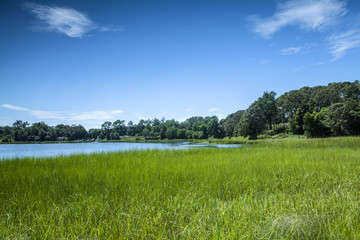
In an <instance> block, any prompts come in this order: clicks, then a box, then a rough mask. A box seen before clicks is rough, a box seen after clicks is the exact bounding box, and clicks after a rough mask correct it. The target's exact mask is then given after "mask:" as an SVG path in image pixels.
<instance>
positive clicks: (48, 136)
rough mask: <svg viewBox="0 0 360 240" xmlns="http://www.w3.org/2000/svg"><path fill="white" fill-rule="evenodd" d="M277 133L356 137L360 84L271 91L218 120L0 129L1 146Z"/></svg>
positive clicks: (24, 125)
mask: <svg viewBox="0 0 360 240" xmlns="http://www.w3.org/2000/svg"><path fill="white" fill-rule="evenodd" d="M281 133H290V134H298V135H302V134H305V135H306V136H308V137H328V136H349V135H359V134H360V83H359V81H355V82H341V83H330V84H328V85H327V86H316V87H303V88H301V89H298V90H293V91H290V92H286V93H284V94H282V95H281V96H280V97H278V98H276V93H275V92H274V91H271V92H264V94H263V96H261V97H259V98H258V99H257V100H256V101H254V102H253V103H252V104H251V105H250V106H249V107H248V108H247V109H246V110H239V111H237V112H235V113H232V114H230V115H228V116H227V117H226V118H225V119H221V120H219V119H218V117H217V116H209V117H191V118H188V119H186V120H185V121H183V122H179V121H176V120H166V119H164V118H163V119H157V118H155V119H152V120H150V119H148V120H140V121H139V123H137V124H135V123H133V122H132V121H129V122H128V123H126V122H125V121H124V120H117V121H114V122H110V121H106V122H104V123H103V124H102V125H101V128H99V129H90V130H88V131H87V130H86V129H85V128H84V127H83V126H81V125H71V126H69V125H64V124H59V125H56V126H55V127H52V126H48V125H47V124H45V123H44V122H38V123H33V124H32V125H31V126H30V124H29V123H28V122H23V121H21V120H17V121H15V122H14V123H13V125H12V126H5V127H0V141H1V142H16V141H24V142H26V141H57V140H59V139H61V140H68V141H74V140H85V139H106V140H119V139H121V138H122V137H124V136H139V137H140V136H141V137H144V138H145V139H147V140H160V139H208V138H224V137H229V138H231V137H238V136H243V137H249V138H250V139H256V138H257V137H259V135H267V136H269V135H270V136H271V135H275V134H281Z"/></svg>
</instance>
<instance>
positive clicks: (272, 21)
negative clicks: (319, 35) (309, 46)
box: [249, 0, 347, 38]
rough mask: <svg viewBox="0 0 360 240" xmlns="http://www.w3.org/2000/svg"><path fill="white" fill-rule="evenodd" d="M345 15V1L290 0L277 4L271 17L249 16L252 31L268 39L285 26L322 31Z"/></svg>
mask: <svg viewBox="0 0 360 240" xmlns="http://www.w3.org/2000/svg"><path fill="white" fill-rule="evenodd" d="M346 13H347V9H346V1H341V0H290V1H287V2H285V3H283V4H279V5H278V7H277V10H276V12H275V13H274V14H273V16H272V17H269V18H260V17H258V16H251V17H249V20H250V21H251V22H252V23H253V24H254V26H253V29H252V30H253V31H254V32H255V33H257V34H259V35H260V36H262V37H263V38H270V37H271V36H272V35H273V34H274V33H275V32H277V31H279V30H280V29H282V28H284V27H286V26H290V25H292V26H297V27H299V28H301V29H305V30H323V29H325V28H326V27H328V26H330V25H333V24H335V23H337V22H338V20H339V18H340V17H341V16H344V15H345V14H346Z"/></svg>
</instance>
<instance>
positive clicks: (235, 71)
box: [0, 0, 360, 128]
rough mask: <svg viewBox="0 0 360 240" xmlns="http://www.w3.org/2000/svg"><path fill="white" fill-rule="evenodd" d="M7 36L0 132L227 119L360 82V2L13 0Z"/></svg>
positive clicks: (4, 25) (1, 6)
mask: <svg viewBox="0 0 360 240" xmlns="http://www.w3.org/2000/svg"><path fill="white" fill-rule="evenodd" d="M0 32H1V35H0V83H1V88H0V89H1V90H0V125H11V124H12V123H13V122H14V121H15V120H17V119H21V120H23V121H28V122H30V123H33V122H39V121H44V122H46V123H47V124H49V125H56V124H59V123H64V124H82V125H83V126H85V127H86V128H92V127H100V125H101V124H102V123H103V122H105V121H115V120H117V119H121V120H125V121H126V122H128V121H130V120H132V121H134V122H138V121H139V119H153V118H155V117H156V118H162V117H165V118H166V119H176V120H179V121H183V120H185V119H186V118H188V117H191V116H210V115H217V116H219V117H220V118H222V117H225V116H226V115H228V114H230V113H233V112H235V111H237V110H240V109H246V108H247V107H248V106H249V105H250V104H251V103H252V102H253V101H254V100H256V99H257V98H258V97H260V96H261V95H262V93H263V92H264V91H272V90H273V91H275V92H276V93H277V94H278V96H280V95H281V94H282V93H284V92H287V91H290V90H294V89H298V88H300V87H303V86H316V85H326V84H328V83H329V82H341V81H354V80H357V79H359V61H358V59H359V57H360V2H359V1H357V0H349V1H344V0H316V1H315V0H288V1H279V0H274V1H271V0H251V1H250V0H246V1H230V0H229V1H220V0H217V1H215V0H206V1H205V0H204V1H201V0H181V1H180V0H164V1H161V0H155V1H149V0H127V1H124V0H117V1H115V0H114V1H66V0H61V1H60V0H59V1H17V0H15V1H14V0H4V1H1V3H0Z"/></svg>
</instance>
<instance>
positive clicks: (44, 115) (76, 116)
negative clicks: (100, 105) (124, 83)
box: [1, 104, 123, 121]
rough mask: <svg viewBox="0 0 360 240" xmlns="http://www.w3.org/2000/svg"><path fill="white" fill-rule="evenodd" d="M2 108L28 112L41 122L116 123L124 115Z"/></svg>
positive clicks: (106, 112)
mask: <svg viewBox="0 0 360 240" xmlns="http://www.w3.org/2000/svg"><path fill="white" fill-rule="evenodd" d="M1 106H2V107H4V108H8V109H11V110H15V111H26V112H28V113H29V114H30V115H32V116H34V117H36V118H38V119H41V120H43V119H57V120H65V121H89V120H107V121H114V120H116V119H117V118H118V117H120V116H121V115H122V113H123V111H122V110H113V111H91V112H59V111H41V110H31V109H28V108H24V107H18V106H14V105H11V104H3V105H1Z"/></svg>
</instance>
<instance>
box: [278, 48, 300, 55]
mask: <svg viewBox="0 0 360 240" xmlns="http://www.w3.org/2000/svg"><path fill="white" fill-rule="evenodd" d="M300 50H301V47H290V48H284V49H281V50H280V52H281V54H282V55H292V54H297V53H299V52H300Z"/></svg>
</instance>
